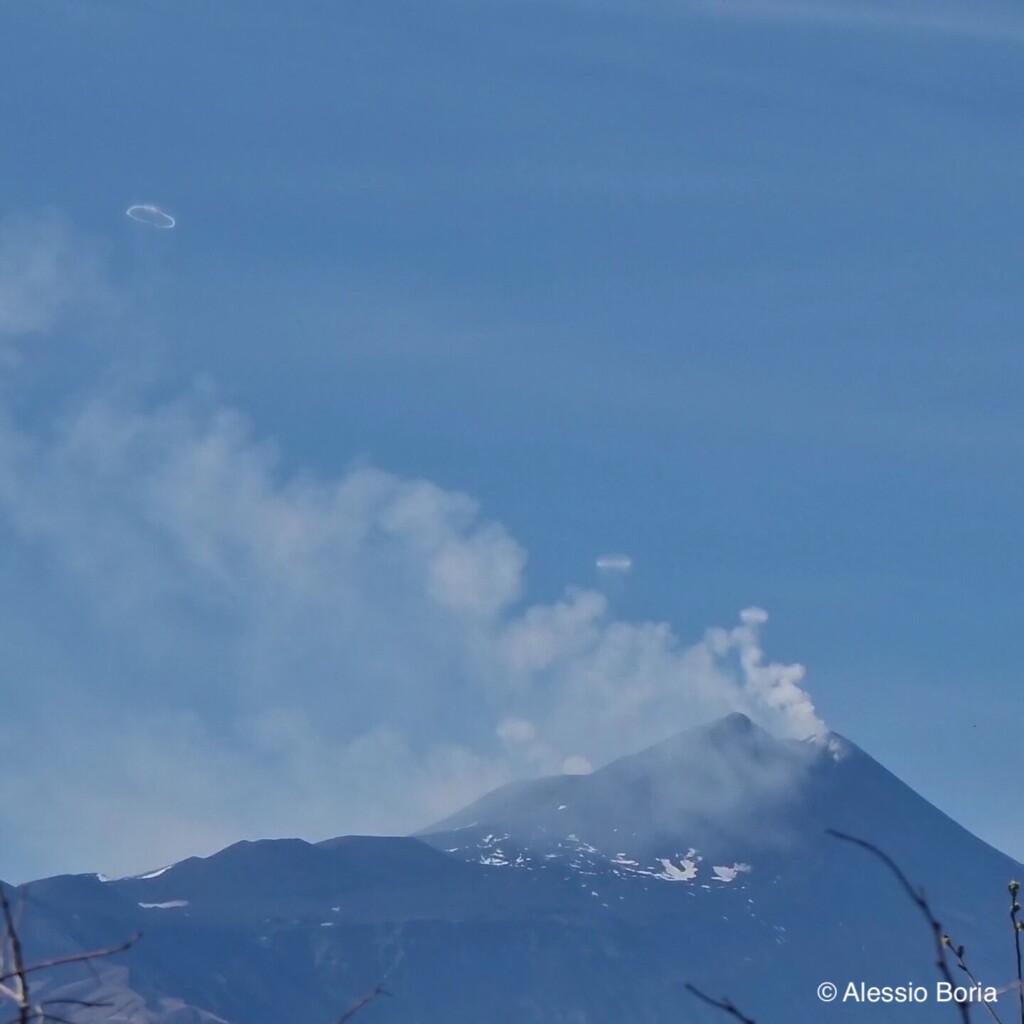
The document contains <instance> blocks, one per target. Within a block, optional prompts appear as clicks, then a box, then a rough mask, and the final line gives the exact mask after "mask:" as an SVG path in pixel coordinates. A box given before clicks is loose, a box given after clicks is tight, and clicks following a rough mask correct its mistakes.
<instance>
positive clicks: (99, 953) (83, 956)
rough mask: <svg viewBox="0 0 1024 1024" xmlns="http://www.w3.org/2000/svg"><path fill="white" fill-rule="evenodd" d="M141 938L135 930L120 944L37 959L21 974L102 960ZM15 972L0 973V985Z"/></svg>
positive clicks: (121, 951)
mask: <svg viewBox="0 0 1024 1024" xmlns="http://www.w3.org/2000/svg"><path fill="white" fill-rule="evenodd" d="M141 938H142V932H136V933H135V934H134V935H133V936H132V937H131V938H130V939H128V940H127V941H125V942H122V943H121V945H120V946H107V947H106V948H105V949H92V950H89V951H88V952H87V953H72V954H71V955H70V956H55V957H53V958H52V959H50V960H39V961H38V962H36V963H34V964H29V965H28V966H27V967H25V968H24V969H23V970H22V972H21V973H22V974H25V975H27V974H34V973H35V972H36V971H45V970H49V968H51V967H63V966H64V965H65V964H81V963H86V962H87V961H90V960H102V959H103V958H104V957H108V956H113V955H114V954H115V953H123V952H124V951H125V950H126V949H130V948H131V947H132V946H134V945H135V943H136V942H138V941H139V939H141ZM13 977H15V974H14V973H13V972H12V973H8V974H0V985H2V984H3V983H4V982H6V981H10V980H11V979H12V978H13Z"/></svg>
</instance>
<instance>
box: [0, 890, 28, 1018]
mask: <svg viewBox="0 0 1024 1024" xmlns="http://www.w3.org/2000/svg"><path fill="white" fill-rule="evenodd" d="M0 907H2V908H3V914H4V927H5V929H6V932H7V940H8V942H10V944H11V960H12V961H13V963H14V971H13V973H12V974H11V975H10V978H12V979H13V980H14V981H15V982H16V986H15V989H14V992H15V995H16V996H17V1003H18V1024H28V1022H29V1020H30V1019H31V1017H32V1004H31V1003H30V1002H29V994H28V979H27V978H26V977H25V957H24V950H23V949H22V948H21V936H20V935H19V934H18V929H17V927H16V925H15V923H14V913H13V911H12V910H11V901H10V900H9V899H8V898H7V891H6V889H4V888H3V887H2V886H0ZM2 980H3V981H7V980H9V979H8V978H4V979H2Z"/></svg>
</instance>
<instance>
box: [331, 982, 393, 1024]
mask: <svg viewBox="0 0 1024 1024" xmlns="http://www.w3.org/2000/svg"><path fill="white" fill-rule="evenodd" d="M389 995H391V993H390V992H389V991H388V990H387V989H386V988H385V987H384V985H383V984H377V985H375V986H374V987H373V989H372V990H371V991H369V992H367V993H366V995H365V996H362V997H361V998H360V999H357V1000H356V1001H355V1002H354V1003H353V1004H352V1005H351V1006H350V1007H349V1008H348V1009H347V1010H346V1011H345V1012H344V1013H343V1014H342V1015H341V1016H340V1017H339V1018H338V1024H345V1021H347V1020H351V1019H352V1018H353V1017H354V1016H355V1015H356V1014H357V1013H358V1012H359V1011H360V1010H361V1009H363V1007H364V1006H366V1004H367V1003H372V1002H373V1001H374V999H376V998H377V997H378V996H389Z"/></svg>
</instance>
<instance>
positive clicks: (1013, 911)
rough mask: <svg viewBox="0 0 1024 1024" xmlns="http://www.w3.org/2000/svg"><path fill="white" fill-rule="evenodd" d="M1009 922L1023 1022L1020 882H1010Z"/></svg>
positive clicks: (1021, 1023)
mask: <svg viewBox="0 0 1024 1024" xmlns="http://www.w3.org/2000/svg"><path fill="white" fill-rule="evenodd" d="M1008 888H1009V890H1010V922H1011V923H1012V925H1013V945H1014V949H1015V951H1016V953H1017V1002H1018V1005H1019V1007H1020V1024H1024V971H1022V970H1021V948H1020V933H1021V932H1022V931H1024V921H1021V920H1020V919H1019V918H1018V917H1017V915H1018V914H1019V913H1020V903H1018V902H1017V893H1019V892H1020V882H1017V881H1013V882H1010V884H1009V886H1008Z"/></svg>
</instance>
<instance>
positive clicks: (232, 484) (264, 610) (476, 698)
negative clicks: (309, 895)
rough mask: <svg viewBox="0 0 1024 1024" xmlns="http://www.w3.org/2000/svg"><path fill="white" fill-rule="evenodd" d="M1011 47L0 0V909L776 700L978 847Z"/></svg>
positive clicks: (588, 10)
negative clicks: (129, 211) (51, 889)
mask: <svg viewBox="0 0 1024 1024" xmlns="http://www.w3.org/2000/svg"><path fill="white" fill-rule="evenodd" d="M1022 47H1024V16H1020V15H1017V14H1015V13H1014V11H1013V7H1012V5H1009V4H1006V5H1003V4H996V3H987V4H976V3H972V4H967V3H945V4H938V5H936V4H928V5H925V4H916V3H911V2H906V0H904V2H900V3H895V4H886V5H880V4H873V3H870V2H866V0H865V2H861V3H854V2H849V3H847V2H845V0H843V2H833V0H820V2H816V3H810V2H806V3H801V2H796V0H779V2H778V3H777V4H764V3H757V2H745V0H735V2H717V3H716V2H713V0H709V2H706V3H696V2H688V0H679V2H668V0H658V2H654V0H652V2H648V3H630V4H626V3H618V2H615V0H605V2H594V3H582V2H580V3H576V2H571V0H537V2H526V0H520V2H505V0H481V2H475V3H469V2H458V0H441V2H438V3H434V4H430V5H423V4H413V3H398V2H391V0H380V2H376V3H374V4H372V5H370V4H355V3H342V4H337V3H314V2H304V3H299V4H295V5H289V6H288V8H287V9H285V8H283V7H281V6H280V5H270V4H264V3H260V2H251V3H248V4H241V3H236V2H226V3H221V4H218V5H215V6H211V5H208V4H200V3H178V2H176V3H158V2H143V3H136V4H132V5H125V4H122V3H120V2H113V0H110V2H105V0H100V2H92V3H89V4H81V3H70V2H69V3H61V2H53V0H36V2H33V3H28V2H20V0H15V2H12V0H5V2H4V3H2V4H0V88H2V90H3V95H4V97H5V119H4V120H5V138H6V139H7V144H6V145H5V150H6V152H7V159H5V160H3V161H0V207H2V209H0V349H2V353H3V356H4V362H3V368H2V371H0V401H2V409H0V413H2V416H0V423H2V428H3V429H2V437H0V570H2V577H0V642H2V643H3V645H4V648H5V650H6V651H8V653H9V657H8V660H7V665H6V667H5V669H4V670H3V672H2V673H0V693H2V694H3V699H4V703H5V707H6V708H7V709H8V713H7V714H5V716H4V721H3V724H2V725H0V735H2V736H3V739H4V753H3V755H0V756H3V757H4V758H5V761H6V763H5V764H4V765H3V772H4V777H5V781H4V783H3V784H2V786H0V792H2V793H3V795H4V799H3V801H0V806H2V807H4V808H5V810H4V812H3V813H2V814H0V837H2V840H3V848H4V849H5V851H10V852H9V853H8V857H9V863H8V864H0V877H7V878H11V879H14V880H18V879H19V878H25V877H29V876H32V875H38V874H40V873H43V872H45V871H55V870H61V869H74V870H86V869H89V868H93V869H102V870H112V871H118V870H120V871H127V870H132V869H134V868H138V869H143V868H146V867H150V866H153V864H152V863H151V861H153V860H159V859H160V858H161V857H162V856H164V854H163V851H167V854H166V857H167V859H169V858H170V857H171V856H181V855H183V854H185V853H189V852H208V851H209V850H210V849H213V848H214V847H215V846H216V845H217V844H219V843H222V842H227V841H230V840H231V839H232V838H235V837H237V836H238V835H240V834H246V835H260V834H281V833H285V832H299V833H302V834H308V835H311V836H312V835H316V834H319V835H328V834H335V833H338V832H342V831H349V830H362V829H384V830H392V829H400V828H409V829H412V828H415V827H417V826H419V825H422V824H424V823H425V821H426V820H429V819H430V818H431V817H432V816H433V817H440V816H441V814H442V813H444V812H446V811H448V810H451V809H452V806H451V805H455V804H457V803H458V802H459V801H460V800H462V799H464V798H468V797H469V796H471V795H474V793H475V790H476V789H478V788H479V787H480V786H482V785H485V784H491V783H496V782H498V781H501V780H502V779H504V778H507V777H509V776H510V775H516V774H527V773H530V772H536V771H539V770H558V768H559V767H560V766H561V765H562V763H563V761H564V760H565V759H566V758H587V759H588V760H590V761H592V762H594V763H597V762H599V761H601V760H602V759H606V758H608V757H612V756H615V754H617V753H625V752H627V750H628V749H632V748H635V747H636V746H639V745H643V744H644V743H647V742H652V741H654V740H657V739H659V738H661V737H662V736H663V735H665V734H666V732H672V731H676V730H677V729H682V728H685V727H686V726H688V725H691V724H694V723H695V722H696V721H700V720H703V719H704V718H706V717H709V716H710V715H713V714H717V713H719V712H721V711H723V710H729V709H730V708H731V707H733V706H742V707H744V708H746V709H747V710H751V711H752V712H753V713H755V714H759V715H760V717H762V719H763V720H765V721H766V723H767V724H772V725H775V726H776V727H779V728H782V729H783V730H786V729H789V730H790V731H792V730H794V729H797V730H798V729H799V728H802V727H804V726H806V725H807V723H808V722H809V721H811V719H810V718H808V717H807V716H808V715H809V714H810V713H809V712H808V711H807V709H806V707H805V705H804V704H803V703H801V701H802V699H803V698H802V693H803V691H802V690H798V689H796V688H797V687H799V686H803V687H805V688H806V691H807V693H809V694H810V699H811V700H813V703H814V706H815V708H816V709H817V712H816V713H817V715H818V716H820V720H823V721H824V722H825V723H827V725H828V726H829V727H831V728H833V729H836V730H837V731H840V732H842V733H844V734H845V735H847V736H849V737H850V738H851V739H853V740H854V741H856V742H858V743H859V744H860V745H861V746H863V747H864V748H865V749H867V750H868V751H869V752H870V753H872V754H874V755H875V756H876V757H878V758H879V759H880V760H881V761H883V763H885V764H886V765H888V766H889V767H891V768H893V769H894V770H895V771H896V772H897V773H898V774H900V775H901V776H902V777H904V778H905V779H906V780H907V781H908V782H910V783H911V784H912V785H914V786H915V787H916V788H918V789H919V790H920V791H921V792H922V793H923V794H924V795H925V796H927V797H928V798H929V799H931V800H932V801H933V802H935V803H937V804H938V805H939V806H940V807H942V808H943V809H944V810H946V811H947V812H949V813H951V814H952V815H953V816H954V817H957V818H958V819H959V820H961V821H963V822H964V823H965V824H966V825H968V827H970V828H972V829H973V830H974V831H976V832H978V833H979V834H980V835H982V836H983V837H984V838H987V839H989V840H990V841H992V842H994V843H996V844H997V845H999V846H1001V847H1002V848H1004V849H1006V850H1007V852H1010V853H1012V854H1014V855H1016V856H1018V857H1024V826H1022V825H1021V823H1020V821H1019V820H1018V819H1019V815H1015V814H1014V813H1013V811H1012V809H1011V808H1012V806H1013V796H1014V794H1015V789H1014V787H1015V786H1016V785H1018V774H1019V764H1020V760H1019V757H1018V756H1017V755H1016V753H1015V751H1016V749H1017V746H1016V745H1017V744H1018V743H1019V741H1020V733H1019V729H1018V727H1017V725H1016V723H1017V722H1018V721H1020V720H1021V719H1022V718H1024V691H1022V689H1021V687H1020V685H1019V656H1018V652H1017V650H1016V641H1015V637H1016V636H1017V633H1018V622H1017V620H1018V615H1019V613H1018V602H1019V598H1020V594H1021V589H1022V582H1024V581H1022V574H1021V567H1022V562H1021V554H1020V548H1021V541H1022V540H1024V516H1022V511H1024V508H1022V506H1024V485H1022V478H1021V473H1020V465H1021V455H1022V449H1024V413H1022V407H1021V402H1020V398H1019V395H1020V388H1021V381H1022V370H1024V365H1022V364H1024V354H1022V351H1024V350H1022V349H1021V346H1020V344H1019V339H1020V336H1021V328H1022V326H1024V299H1022V297H1021V296H1022V292H1021V288H1020V268H1021V257H1022V251H1021V245H1022V243H1021V238H1022V237H1024V236H1022V227H1024V216H1022V207H1021V198H1020V168H1021V166H1024V134H1022V133H1021V132H1020V130H1019V129H1020V118H1019V97H1020V95H1021V94H1022V92H1024V63H1022V61H1021V55H1022ZM41 67H44V68H45V69H46V73H45V74H42V75H41V74H40V68H41ZM12 155H13V158H12ZM139 202H149V203H157V204H159V205H161V206H162V207H163V208H165V209H167V210H168V211H170V212H171V213H173V214H174V216H175V217H176V218H177V225H176V227H175V228H174V229H173V230H169V231H158V230H155V229H152V228H147V227H146V226H145V225H141V224H138V223H135V222H133V221H131V220H130V219H128V218H126V217H125V216H124V211H125V209H126V208H127V207H128V206H129V205H130V204H132V203H139ZM271 449H272V450H271ZM457 495H466V496H469V499H471V500H472V502H475V503H476V506H475V508H476V511H474V510H472V509H471V508H470V505H469V504H468V503H467V501H468V500H469V499H464V498H461V497H457ZM488 524H490V525H488ZM608 551H623V552H626V553H628V554H629V555H631V556H632V558H633V559H634V562H635V567H634V569H633V571H632V572H630V573H629V574H627V575H625V576H624V577H621V578H617V579H614V580H609V579H607V578H602V577H601V576H600V575H599V574H598V573H597V572H596V570H595V568H594V560H595V558H596V557H597V556H598V555H600V554H602V553H605V552H608ZM567 588H577V589H575V590H572V589H570V590H569V592H568V593H569V596H568V597H567V596H566V593H567ZM601 602H604V603H603V604H601ZM750 607H759V608H763V609H766V610H767V611H768V613H769V615H770V621H769V622H768V624H767V625H762V624H760V623H759V622H755V621H751V622H747V623H746V624H744V625H738V624H739V623H740V619H739V613H740V612H741V610H743V609H746V608H750ZM659 623H660V624H667V625H657V624H659ZM708 627H721V628H723V629H725V630H731V629H736V630H738V632H734V633H733V634H732V635H731V639H727V640H725V641H721V637H720V635H719V634H713V638H712V640H710V641H709V640H702V637H704V631H705V629H706V628H708ZM714 637H719V639H718V640H715V639H714ZM716 644H717V645H718V646H716ZM723 644H724V647H725V648H727V650H724V651H723V650H721V649H720V648H721V647H722V645H723ZM760 644H763V645H764V650H765V664H767V663H773V662H777V663H778V666H779V667H777V668H774V669H771V670H767V669H766V670H765V671H767V672H768V677H767V681H766V680H765V677H762V676H758V675H757V673H756V672H755V673H754V676H753V677H751V674H750V671H749V664H748V668H747V669H744V667H743V658H744V652H747V653H749V652H750V651H752V650H759V649H760V647H759V646H758V645H760ZM795 663H799V664H802V665H804V666H806V670H807V672H806V676H805V678H804V680H803V682H802V683H798V682H797V681H795V674H794V672H793V671H790V670H788V669H786V668H785V667H784V666H787V665H791V664H795ZM766 688H767V690H771V692H772V693H783V694H784V695H786V700H788V701H790V703H789V704H787V705H786V706H787V707H792V708H795V709H796V710H795V712H794V715H788V713H787V714H783V715H782V716H781V720H776V719H779V716H778V715H773V714H771V713H768V712H767V711H765V710H764V703H765V694H766ZM818 720H819V719H814V721H818ZM40 747H42V749H43V750H45V751H47V753H46V755H45V757H44V761H45V765H43V766H40V765H38V764H37V763H34V764H33V765H32V767H31V768H29V767H26V764H27V761H29V760H33V761H35V760H36V759H38V756H39V749H40ZM30 750H31V751H32V753H29V751H30ZM239 808H242V809H241V810H239ZM115 835H116V838H113V837H114V836H115Z"/></svg>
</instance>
